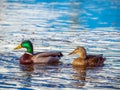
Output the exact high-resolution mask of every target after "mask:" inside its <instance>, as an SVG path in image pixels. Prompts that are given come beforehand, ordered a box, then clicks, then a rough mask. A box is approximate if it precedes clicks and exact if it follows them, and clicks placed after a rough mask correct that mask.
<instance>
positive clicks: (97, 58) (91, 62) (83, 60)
mask: <svg viewBox="0 0 120 90" xmlns="http://www.w3.org/2000/svg"><path fill="white" fill-rule="evenodd" d="M72 54H77V55H79V57H78V58H76V59H74V60H73V62H72V65H73V66H87V67H95V66H102V65H103V63H104V60H105V58H104V57H103V55H102V54H100V55H87V52H86V49H85V48H84V47H82V46H79V47H77V48H76V49H75V50H74V51H73V52H71V53H70V54H69V55H72Z"/></svg>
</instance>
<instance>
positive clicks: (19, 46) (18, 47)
mask: <svg viewBox="0 0 120 90" xmlns="http://www.w3.org/2000/svg"><path fill="white" fill-rule="evenodd" d="M21 48H22V46H21V44H20V45H18V46H17V47H15V48H14V50H17V49H21Z"/></svg>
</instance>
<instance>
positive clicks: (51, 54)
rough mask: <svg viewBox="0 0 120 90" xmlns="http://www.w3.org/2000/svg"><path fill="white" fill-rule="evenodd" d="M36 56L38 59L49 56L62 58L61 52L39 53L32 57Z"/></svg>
mask: <svg viewBox="0 0 120 90" xmlns="http://www.w3.org/2000/svg"><path fill="white" fill-rule="evenodd" d="M35 55H37V56H39V57H49V56H53V57H56V56H58V57H62V56H63V54H62V53H61V52H39V53H36V54H34V56H35Z"/></svg>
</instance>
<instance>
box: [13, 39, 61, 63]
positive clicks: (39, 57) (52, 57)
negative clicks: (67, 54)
mask: <svg viewBox="0 0 120 90" xmlns="http://www.w3.org/2000/svg"><path fill="white" fill-rule="evenodd" d="M22 47H23V48H26V49H27V52H26V53H24V54H23V55H22V56H21V58H20V64H58V63H60V61H59V59H60V58H61V57H62V56H63V54H62V53H61V52H53V51H52V52H39V53H36V54H33V46H32V43H31V42H30V41H28V40H26V41H23V42H22V43H21V44H20V45H18V46H17V47H16V48H15V49H20V48H22Z"/></svg>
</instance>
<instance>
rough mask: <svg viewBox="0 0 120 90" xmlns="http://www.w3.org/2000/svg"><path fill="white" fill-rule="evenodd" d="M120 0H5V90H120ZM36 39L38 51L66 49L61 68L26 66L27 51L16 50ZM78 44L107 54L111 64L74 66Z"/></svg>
mask: <svg viewBox="0 0 120 90" xmlns="http://www.w3.org/2000/svg"><path fill="white" fill-rule="evenodd" d="M119 7H120V1H119V0H101V1H98V0H57V1H56V0H6V1H4V0H1V1H0V89H1V90H8V88H9V90H22V89H23V90H24V89H26V90H77V89H78V90H119V89H120V13H119V12H120V8H119ZM26 39H30V40H31V41H32V42H33V43H34V49H35V52H39V51H51V50H53V51H61V52H63V54H64V57H63V58H62V59H61V61H62V62H63V63H64V64H63V65H59V66H40V65H33V66H22V65H20V64H19V57H20V56H21V55H22V54H23V53H24V52H25V50H24V49H21V50H19V51H14V50H13V48H14V47H15V46H16V45H17V44H18V43H20V42H21V41H22V40H26ZM76 46H84V47H85V48H86V49H87V52H88V53H90V54H101V53H102V54H104V56H105V57H106V61H105V65H104V66H103V67H97V68H93V69H87V70H85V69H84V68H73V67H72V66H71V62H72V60H73V59H74V58H75V57H76V56H73V57H70V56H68V53H70V52H71V51H72V50H74V49H75V48H76Z"/></svg>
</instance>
